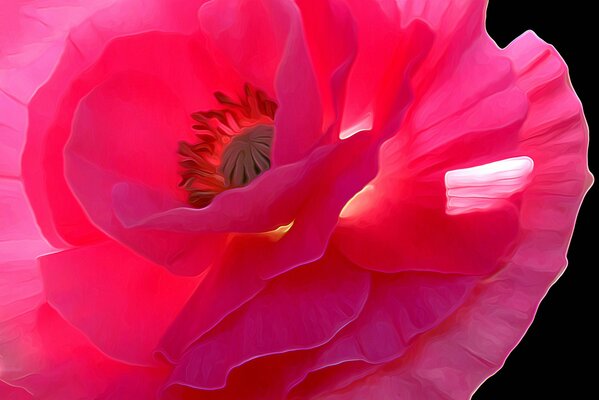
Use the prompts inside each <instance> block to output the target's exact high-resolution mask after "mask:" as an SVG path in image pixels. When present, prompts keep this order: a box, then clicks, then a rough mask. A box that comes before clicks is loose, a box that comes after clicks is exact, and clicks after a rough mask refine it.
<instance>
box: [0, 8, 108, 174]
mask: <svg viewBox="0 0 599 400" xmlns="http://www.w3.org/2000/svg"><path fill="white" fill-rule="evenodd" d="M110 2H111V0H90V1H82V0H69V1H67V2H65V1H63V0H60V1H56V0H45V1H38V0H34V1H31V0H26V1H24V0H15V1H10V2H3V4H2V6H1V7H2V10H1V11H0V109H2V114H0V154H2V157H0V175H7V176H19V175H20V171H21V162H20V154H21V151H22V149H23V145H24V143H25V132H26V130H27V128H26V126H27V104H28V103H29V101H30V99H31V97H32V96H33V94H34V92H35V91H36V90H37V88H38V87H39V86H40V85H41V84H42V83H43V82H44V81H45V80H46V79H47V78H48V76H49V75H50V74H51V73H52V71H53V70H54V66H55V65H56V62H57V61H58V59H59V58H60V55H61V52H62V50H63V49H64V47H65V46H66V41H67V40H66V39H67V35H68V33H69V31H70V29H72V27H74V26H77V25H78V24H79V23H81V21H83V20H84V19H85V18H87V17H89V16H90V15H92V14H93V13H95V12H96V11H97V10H98V9H101V8H104V7H107V6H108V5H110Z"/></svg>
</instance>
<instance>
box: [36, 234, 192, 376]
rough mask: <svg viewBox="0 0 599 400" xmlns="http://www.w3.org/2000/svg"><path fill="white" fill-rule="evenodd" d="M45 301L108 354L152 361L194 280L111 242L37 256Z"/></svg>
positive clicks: (130, 360) (132, 360) (141, 362)
mask: <svg viewBox="0 0 599 400" xmlns="http://www.w3.org/2000/svg"><path fill="white" fill-rule="evenodd" d="M40 264H41V270H42V275H43V278H44V287H45V290H46V295H47V298H48V302H49V303H50V304H51V305H52V306H53V307H55V308H56V310H57V311H58V312H59V313H60V314H61V315H62V316H63V317H64V318H65V319H66V320H68V321H69V322H70V323H72V324H73V325H74V326H75V327H77V328H78V329H80V330H81V331H82V332H83V333H84V334H85V335H86V336H87V337H89V338H90V340H91V341H92V342H93V343H94V344H96V345H97V346H98V347H99V348H100V349H101V350H102V351H103V352H105V353H106V354H108V355H109V356H111V357H113V358H115V359H118V360H122V361H124V362H127V363H132V364H137V365H152V364H155V361H153V360H152V353H153V350H154V348H155V347H156V345H157V343H158V340H159V339H160V337H161V336H162V334H163V333H164V331H165V330H166V328H167V327H168V326H169V324H170V323H171V321H172V320H173V319H174V317H175V315H176V314H177V313H178V312H179V310H180V309H181V308H182V306H183V305H184V304H185V302H186V301H187V299H188V298H189V296H190V295H191V293H192V292H193V290H194V289H195V287H196V286H197V284H198V279H197V278H183V277H177V276H173V275H171V274H170V273H169V272H167V271H165V270H164V269H162V268H160V267H159V266H157V265H153V264H151V263H150V262H148V261H146V260H144V259H143V258H141V257H139V256H137V255H135V254H134V253H132V252H131V251H130V250H128V249H126V248H123V247H122V246H120V245H118V244H117V243H115V242H106V243H103V244H98V245H94V246H87V247H80V248H77V249H73V250H65V251H62V252H59V253H55V254H52V255H47V256H43V257H41V259H40Z"/></svg>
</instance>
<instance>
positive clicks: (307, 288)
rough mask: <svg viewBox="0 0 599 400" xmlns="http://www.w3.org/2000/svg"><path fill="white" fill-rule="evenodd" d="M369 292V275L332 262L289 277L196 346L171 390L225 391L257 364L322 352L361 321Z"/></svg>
mask: <svg viewBox="0 0 599 400" xmlns="http://www.w3.org/2000/svg"><path fill="white" fill-rule="evenodd" d="M369 286H370V280H369V274H368V273H365V272H360V270H359V269H354V268H353V266H351V265H347V262H346V261H344V260H342V259H338V258H336V257H334V256H331V257H328V256H325V257H324V259H323V260H322V261H319V262H316V263H314V264H312V265H309V266H306V267H303V268H299V269H297V270H295V271H293V272H290V273H288V274H286V275H284V276H282V277H280V278H279V279H277V280H274V281H272V282H271V283H270V284H269V285H268V286H267V287H266V288H265V289H264V290H263V291H262V292H261V293H260V294H259V295H257V296H256V297H255V298H254V299H252V300H251V301H250V302H248V303H247V304H246V305H244V306H243V307H242V308H240V309H239V310H238V311H237V312H235V313H234V314H231V315H230V316H229V317H228V318H226V319H225V320H223V321H222V322H221V323H220V324H219V325H218V326H217V327H216V328H215V329H214V330H213V331H211V332H210V333H208V334H207V335H206V336H204V337H203V338H202V339H200V340H199V341H198V342H197V343H195V344H194V345H193V346H192V347H191V348H190V349H189V350H188V352H186V353H185V354H184V356H183V358H182V360H181V361H180V362H179V363H178V364H177V366H176V367H175V370H174V372H173V376H172V377H171V380H170V385H175V384H178V385H186V386H191V387H196V388H206V389H216V388H221V387H223V386H224V385H225V381H226V378H227V375H228V374H229V371H230V370H231V369H232V368H234V367H236V366H238V365H241V364H243V363H245V362H247V361H249V360H251V359H253V358H256V357H262V356H266V355H270V354H275V353H281V352H287V351H291V350H298V349H307V348H313V347H316V346H319V345H321V344H323V343H325V342H327V341H328V340H330V339H331V337H333V336H334V335H335V334H336V333H337V332H338V331H339V330H340V329H342V328H343V327H344V326H345V325H347V324H348V323H349V322H350V321H352V320H354V319H355V318H356V317H357V316H358V315H359V313H360V311H361V310H362V307H363V306H364V302H365V301H366V298H367V295H368V290H369ZM240 337H243V338H244V340H239V338H240Z"/></svg>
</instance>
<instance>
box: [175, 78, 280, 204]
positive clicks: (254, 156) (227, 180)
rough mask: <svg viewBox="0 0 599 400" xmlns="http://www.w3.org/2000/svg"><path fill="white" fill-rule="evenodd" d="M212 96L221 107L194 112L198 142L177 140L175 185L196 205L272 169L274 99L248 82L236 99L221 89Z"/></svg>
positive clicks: (208, 201) (244, 183) (247, 182)
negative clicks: (177, 170) (177, 160)
mask: <svg viewBox="0 0 599 400" xmlns="http://www.w3.org/2000/svg"><path fill="white" fill-rule="evenodd" d="M214 97H215V98H216V99H217V100H218V102H219V103H220V104H222V105H223V106H225V107H224V108H223V109H219V110H209V111H200V112H196V113H193V114H192V115H191V116H192V118H193V119H194V120H195V121H196V122H197V123H196V124H195V125H193V129H195V130H197V131H198V133H197V134H196V135H195V136H196V139H197V141H196V142H195V143H188V142H180V143H179V150H178V153H179V155H180V156H181V161H180V162H179V164H180V165H181V167H182V170H181V172H180V174H181V178H182V179H181V182H180V183H179V186H180V187H182V188H184V189H185V190H186V191H187V192H188V201H189V203H190V204H191V205H192V206H194V207H198V208H201V207H205V206H207V205H208V204H210V202H211V201H212V199H213V198H214V197H215V196H216V195H218V194H219V193H221V192H223V191H224V190H227V189H230V188H234V187H240V186H245V185H248V184H249V183H250V182H251V181H252V180H254V179H255V178H256V177H257V176H258V175H260V174H262V173H263V172H265V171H266V170H268V169H269V168H270V148H271V144H272V139H273V135H274V115H275V111H276V108H277V105H276V103H275V102H273V101H272V100H269V99H268V97H267V96H266V94H265V93H264V92H262V91H260V90H256V89H254V88H253V87H251V86H250V85H247V84H246V85H245V90H244V95H243V96H241V97H240V100H239V101H238V102H236V101H234V100H232V99H231V98H230V97H228V96H227V95H225V94H223V93H221V92H216V93H215V94H214Z"/></svg>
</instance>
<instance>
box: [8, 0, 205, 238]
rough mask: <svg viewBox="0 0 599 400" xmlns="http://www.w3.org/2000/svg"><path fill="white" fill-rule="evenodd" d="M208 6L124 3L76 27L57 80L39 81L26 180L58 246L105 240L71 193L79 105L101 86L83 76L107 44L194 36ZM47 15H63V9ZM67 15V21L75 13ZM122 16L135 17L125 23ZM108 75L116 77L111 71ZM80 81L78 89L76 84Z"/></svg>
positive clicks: (139, 55) (182, 1)
mask: <svg viewBox="0 0 599 400" xmlns="http://www.w3.org/2000/svg"><path fill="white" fill-rule="evenodd" d="M203 2H204V0H193V1H186V0H175V1H174V2H169V4H168V5H167V4H165V3H164V2H162V1H156V0H151V1H144V2H143V3H141V2H139V1H137V0H124V1H118V2H116V3H115V4H112V5H111V6H110V7H107V8H104V9H102V10H101V11H100V12H97V13H95V14H93V16H91V17H89V18H87V19H86V20H85V22H84V23H82V24H81V25H79V26H77V27H75V28H72V29H71V30H70V32H69V34H68V37H66V36H65V42H64V43H62V44H61V45H60V47H59V48H58V49H55V51H56V54H55V55H54V57H55V58H53V59H50V60H49V61H48V63H49V64H48V66H47V68H48V71H47V72H46V73H47V74H49V73H50V72H52V76H51V77H50V78H49V79H48V80H47V82H46V83H45V84H44V85H43V86H41V87H39V89H38V86H39V84H40V83H42V81H43V80H46V79H47V75H45V76H44V78H43V80H42V81H39V82H38V81H36V82H35V89H38V90H37V91H36V92H35V95H34V96H33V98H32V99H31V102H30V103H29V123H28V127H27V136H28V137H27V145H26V146H25V150H24V154H23V177H24V181H25V185H26V188H27V191H28V193H29V195H30V196H29V197H30V198H31V202H32V206H33V207H34V210H35V213H36V218H37V220H38V222H39V223H40V225H41V228H42V231H43V232H44V236H45V237H47V238H48V240H49V241H50V242H51V243H52V244H53V245H55V246H56V247H64V246H66V245H67V243H70V244H75V245H77V244H88V243H91V242H94V241H99V240H104V239H105V237H104V235H103V234H102V233H101V232H99V231H98V229H97V228H96V227H94V226H93V225H92V224H91V222H90V221H89V218H88V217H87V215H86V214H85V212H84V211H83V210H82V208H81V206H80V205H79V203H78V202H77V201H76V199H75V198H74V196H73V195H72V194H71V193H70V190H69V188H68V187H67V185H66V182H65V179H64V172H63V166H64V165H63V160H62V150H63V148H64V145H65V143H66V141H67V139H68V137H69V134H70V129H71V123H72V120H73V113H74V111H75V108H76V107H77V104H78V102H79V100H80V99H81V98H82V97H83V96H85V94H87V92H89V91H90V90H91V89H92V88H93V87H94V86H95V85H96V84H97V83H98V81H95V82H93V83H91V84H90V82H87V83H85V82H83V81H81V80H79V78H80V76H81V74H82V72H83V71H85V70H89V68H90V67H91V66H92V65H93V64H94V63H95V62H96V61H97V60H98V58H99V56H100V54H101V53H102V52H103V51H104V50H105V48H106V47H107V44H108V43H109V42H110V41H112V40H113V39H115V38H118V37H120V36H124V35H130V34H132V33H137V32H143V31H151V30H159V31H164V32H181V33H190V32H192V31H193V30H194V29H197V26H198V22H197V18H196V10H197V8H198V7H199V5H200V4H202V3H203ZM44 3H47V2H44ZM87 3H89V2H86V4H87ZM45 11H47V12H48V13H50V14H53V15H54V14H55V15H59V14H60V7H58V9H56V8H50V9H48V10H45ZM61 15H63V17H62V18H64V17H65V16H67V15H69V14H61ZM122 15H128V16H130V18H126V19H125V20H123V18H122ZM69 18H70V15H69ZM76 21H77V19H73V21H72V22H73V23H75V24H76V23H77V22H76ZM63 47H64V49H63ZM142 50H147V51H149V50H151V47H150V48H147V49H146V48H144V49H136V51H134V52H133V53H131V54H130V57H128V58H127V59H128V60H129V61H131V60H133V59H134V58H135V59H136V61H137V63H136V65H137V66H136V67H133V69H136V70H139V65H144V57H143V56H144V54H143V52H142ZM59 57H60V62H58V64H57V63H56V60H57V59H58V58H59ZM163 64H164V62H163V63H161V64H160V65H163ZM146 65H151V64H148V63H146ZM106 66H107V65H103V66H101V67H100V68H99V69H102V68H104V67H106ZM122 66H123V67H125V65H122ZM141 70H144V69H143V68H142V69H141ZM88 72H89V71H88ZM102 72H103V73H104V74H106V73H110V72H111V69H110V68H108V69H105V70H103V71H102ZM102 72H98V71H97V70H96V73H97V74H99V75H100V76H105V75H103V74H102ZM88 76H89V75H88ZM17 81H18V80H17ZM77 81H78V84H77V85H73V83H74V82H77ZM24 126H25V125H24V123H23V124H20V125H19V126H18V127H17V128H18V129H19V130H20V131H21V130H22V127H24ZM22 132H24V130H22ZM40 171H44V174H41V173H40Z"/></svg>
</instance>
